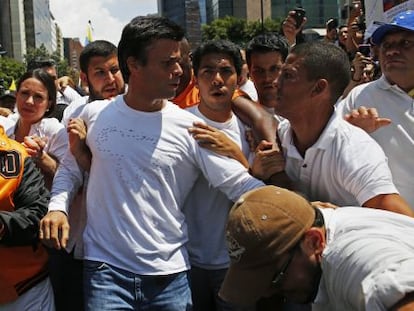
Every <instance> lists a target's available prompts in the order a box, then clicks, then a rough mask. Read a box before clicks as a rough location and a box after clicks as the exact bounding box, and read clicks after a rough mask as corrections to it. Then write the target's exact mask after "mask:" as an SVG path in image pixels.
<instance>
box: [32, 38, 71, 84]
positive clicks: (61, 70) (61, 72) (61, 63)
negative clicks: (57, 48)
mask: <svg viewBox="0 0 414 311" xmlns="http://www.w3.org/2000/svg"><path fill="white" fill-rule="evenodd" d="M24 58H25V63H26V65H27V64H29V63H30V62H31V61H33V60H35V59H36V58H41V59H42V58H43V59H45V58H46V59H48V58H50V59H53V60H54V61H55V63H56V69H57V72H58V76H59V77H61V76H67V75H69V73H70V67H69V65H68V62H67V60H66V59H63V60H62V59H60V56H59V53H58V52H53V53H52V54H49V52H48V51H47V50H46V47H45V46H44V45H43V44H42V45H41V46H40V47H39V48H37V49H33V48H31V49H28V50H27V54H26V55H25V56H24Z"/></svg>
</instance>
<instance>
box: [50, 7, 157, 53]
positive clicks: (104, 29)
mask: <svg viewBox="0 0 414 311" xmlns="http://www.w3.org/2000/svg"><path fill="white" fill-rule="evenodd" d="M49 1H50V11H51V12H52V14H53V16H54V17H55V19H56V22H57V23H58V25H59V26H60V28H61V30H62V32H63V36H64V37H78V38H79V40H80V41H81V43H82V44H84V42H85V36H86V29H87V24H88V20H90V21H91V23H92V27H93V29H94V30H93V39H94V40H97V39H105V40H108V41H111V42H112V43H114V44H115V45H117V44H118V42H119V38H120V37H121V32H122V28H123V27H124V26H125V25H126V24H127V23H128V22H129V21H130V20H131V19H132V18H133V17H135V16H138V15H147V14H150V13H156V12H157V0H70V1H63V0H49Z"/></svg>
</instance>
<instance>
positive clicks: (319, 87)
mask: <svg viewBox="0 0 414 311" xmlns="http://www.w3.org/2000/svg"><path fill="white" fill-rule="evenodd" d="M327 88H328V81H327V80H326V79H319V80H318V81H317V82H316V83H315V85H314V86H313V89H312V95H320V94H322V93H323V92H324V91H326V90H327Z"/></svg>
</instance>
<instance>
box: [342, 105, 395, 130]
mask: <svg viewBox="0 0 414 311" xmlns="http://www.w3.org/2000/svg"><path fill="white" fill-rule="evenodd" d="M345 120H346V121H348V122H349V123H351V124H352V125H354V126H357V127H359V128H361V129H363V130H364V131H365V132H367V133H372V132H375V131H376V130H378V129H379V128H381V127H384V126H387V125H389V124H391V120H390V119H387V118H380V117H379V116H378V111H377V109H375V108H366V107H364V106H361V107H359V108H358V109H354V110H352V111H351V113H349V114H347V115H345Z"/></svg>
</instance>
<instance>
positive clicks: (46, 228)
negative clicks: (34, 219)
mask: <svg viewBox="0 0 414 311" xmlns="http://www.w3.org/2000/svg"><path fill="white" fill-rule="evenodd" d="M40 236H41V237H40ZM39 237H40V239H43V240H49V239H50V221H49V220H48V219H42V220H41V222H40V230H39Z"/></svg>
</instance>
